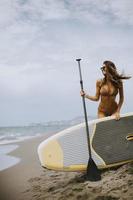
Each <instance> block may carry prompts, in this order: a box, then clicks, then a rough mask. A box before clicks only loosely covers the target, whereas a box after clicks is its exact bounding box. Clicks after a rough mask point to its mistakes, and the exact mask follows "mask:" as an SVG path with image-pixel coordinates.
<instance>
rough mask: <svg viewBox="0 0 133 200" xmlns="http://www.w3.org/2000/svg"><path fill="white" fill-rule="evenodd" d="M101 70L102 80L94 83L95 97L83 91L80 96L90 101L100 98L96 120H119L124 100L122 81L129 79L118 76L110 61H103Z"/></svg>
mask: <svg viewBox="0 0 133 200" xmlns="http://www.w3.org/2000/svg"><path fill="white" fill-rule="evenodd" d="M101 70H102V73H103V75H104V78H103V79H101V80H97V82H96V95H95V96H90V95H88V94H86V93H85V92H84V91H81V92H80V94H81V96H83V95H84V96H85V98H87V99H90V100H92V101H98V100H99V98H100V104H99V106H98V118H102V117H107V116H112V115H114V116H115V118H116V120H119V119H120V109H121V106H122V104H123V100H124V94H123V83H122V80H123V79H129V78H131V77H127V76H124V75H123V74H122V75H120V74H118V72H117V69H116V66H115V64H114V63H113V62H111V61H104V63H103V66H102V67H101ZM118 94H119V102H118V103H117V102H116V96H117V95H118Z"/></svg>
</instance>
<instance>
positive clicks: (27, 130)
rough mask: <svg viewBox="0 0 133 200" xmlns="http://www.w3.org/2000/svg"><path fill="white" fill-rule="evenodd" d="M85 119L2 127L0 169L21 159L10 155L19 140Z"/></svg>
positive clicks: (53, 130)
mask: <svg viewBox="0 0 133 200" xmlns="http://www.w3.org/2000/svg"><path fill="white" fill-rule="evenodd" d="M91 119H94V118H92V117H91V118H90V117H89V118H88V120H91ZM83 121H84V117H77V118H75V119H73V120H68V121H54V122H53V121H52V122H46V123H44V124H32V125H29V126H16V127H15V126H14V127H0V171H2V170H5V169H7V168H9V167H11V166H14V165H16V164H17V163H19V162H20V161H21V160H20V158H16V157H12V156H10V155H8V154H9V153H10V152H12V151H14V150H15V149H17V148H19V142H21V141H24V140H27V139H30V138H33V137H38V136H43V135H47V136H48V135H52V134H54V133H58V132H59V131H61V130H64V129H66V128H68V127H71V126H74V125H76V124H79V123H81V122H83ZM16 142H17V144H16Z"/></svg>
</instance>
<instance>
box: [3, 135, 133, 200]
mask: <svg viewBox="0 0 133 200" xmlns="http://www.w3.org/2000/svg"><path fill="white" fill-rule="evenodd" d="M46 137H47V136H46ZM46 137H45V138H46ZM43 140H44V137H38V138H34V139H31V140H27V141H24V142H21V143H18V145H20V147H19V148H18V149H16V150H15V151H14V152H12V153H11V154H10V155H12V156H16V157H19V158H21V162H20V163H19V164H17V165H15V166H13V167H11V168H9V169H6V170H3V171H2V172H0V200H68V199H70V200H82V199H83V200H86V199H90V200H117V199H119V200H133V163H129V164H126V165H123V166H121V167H119V168H115V169H108V170H104V171H102V180H101V181H98V182H90V181H85V179H84V173H77V172H55V171H51V170H47V169H43V168H42V167H41V166H40V163H39V160H38V156H37V146H38V144H39V143H40V142H41V141H43Z"/></svg>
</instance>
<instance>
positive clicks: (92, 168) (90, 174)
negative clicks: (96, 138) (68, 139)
mask: <svg viewBox="0 0 133 200" xmlns="http://www.w3.org/2000/svg"><path fill="white" fill-rule="evenodd" d="M80 60H81V59H76V61H77V62H78V67H79V75H80V85H81V90H82V91H84V88H83V80H82V73H81V67H80ZM82 100H83V108H84V116H85V124H86V134H87V141H88V151H89V160H88V165H87V172H86V179H87V180H89V181H99V180H101V173H100V170H99V169H98V168H97V166H96V164H95V162H94V160H93V159H92V153H91V147H90V136H89V127H88V119H87V111H86V104H85V97H84V95H83V96H82Z"/></svg>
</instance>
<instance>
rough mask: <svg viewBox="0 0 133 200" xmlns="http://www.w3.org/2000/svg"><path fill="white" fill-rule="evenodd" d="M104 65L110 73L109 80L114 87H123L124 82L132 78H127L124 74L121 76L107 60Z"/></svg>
mask: <svg viewBox="0 0 133 200" xmlns="http://www.w3.org/2000/svg"><path fill="white" fill-rule="evenodd" d="M103 64H104V65H106V67H107V69H108V72H109V78H110V80H111V82H112V84H113V85H114V86H116V87H118V88H119V87H121V85H122V80H124V79H125V80H126V79H130V78H131V76H125V75H124V74H123V73H122V74H119V73H118V72H117V68H116V66H115V64H114V63H113V62H111V61H108V60H106V61H104V62H103ZM105 81H106V78H104V80H103V82H105Z"/></svg>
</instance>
